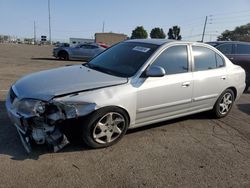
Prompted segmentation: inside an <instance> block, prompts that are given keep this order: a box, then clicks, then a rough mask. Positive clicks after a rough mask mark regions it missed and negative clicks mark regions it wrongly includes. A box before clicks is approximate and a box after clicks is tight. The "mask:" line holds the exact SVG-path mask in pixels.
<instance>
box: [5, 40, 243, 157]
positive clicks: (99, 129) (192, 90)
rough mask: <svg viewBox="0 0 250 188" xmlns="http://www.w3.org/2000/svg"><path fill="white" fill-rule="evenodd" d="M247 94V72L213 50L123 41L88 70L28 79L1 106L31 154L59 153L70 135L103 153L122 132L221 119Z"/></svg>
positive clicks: (77, 68)
mask: <svg viewBox="0 0 250 188" xmlns="http://www.w3.org/2000/svg"><path fill="white" fill-rule="evenodd" d="M244 88H245V71H244V70H243V69H242V68H241V67H239V66H236V65H234V64H232V63H231V62H230V60H228V58H226V57H225V56H224V55H223V54H222V53H221V52H219V51H218V50H217V49H215V48H213V47H212V46H209V45H206V44H203V43H196V42H182V41H168V40H153V39H152V40H149V39H148V40H128V41H125V42H122V43H119V44H117V45H115V46H113V47H111V48H110V49H108V50H106V51H105V52H103V53H102V54H100V55H99V56H97V57H95V58H94V59H93V60H92V61H90V62H89V63H87V64H84V65H75V66H69V67H61V68H57V69H52V70H48V71H42V72H38V73H34V74H31V75H27V76H25V77H24V78H22V79H20V80H18V81H17V82H16V83H15V84H14V85H13V86H12V87H11V88H10V92H9V94H8V97H7V100H6V107H7V111H8V113H9V116H10V119H11V120H12V121H13V123H14V125H15V126H16V128H17V131H18V133H19V135H20V138H21V140H22V143H23V145H24V146H25V148H26V150H27V151H28V152H30V151H31V144H30V141H31V140H33V141H35V142H36V143H37V144H44V143H47V144H49V145H51V146H53V148H54V151H58V150H59V149H61V148H62V147H63V146H65V145H66V144H67V143H68V142H69V141H70V134H68V132H70V130H73V129H76V130H77V131H76V132H77V133H78V134H77V135H78V136H79V138H80V139H81V140H82V141H84V142H85V143H86V144H88V145H89V146H90V147H93V148H102V147H107V146H110V145H112V144H114V143H116V142H118V141H119V140H120V139H121V138H122V136H123V135H124V134H125V133H126V131H127V129H132V128H135V127H140V126H145V125H148V124H152V123H156V122H160V121H165V120H169V119H173V118H178V117H182V116H186V115H190V114H195V113H198V112H203V111H211V113H213V114H214V115H215V116H216V117H218V118H222V117H225V116H226V115H227V114H228V113H229V112H230V110H231V108H232V105H233V103H234V102H235V100H237V99H238V98H239V97H240V96H241V94H242V92H243V90H244ZM63 127H66V129H64V128H63ZM65 130H66V131H65ZM67 130H69V131H67Z"/></svg>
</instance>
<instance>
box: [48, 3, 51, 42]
mask: <svg viewBox="0 0 250 188" xmlns="http://www.w3.org/2000/svg"><path fill="white" fill-rule="evenodd" d="M48 10H49V43H50V44H51V24H50V19H51V17H50V0H48Z"/></svg>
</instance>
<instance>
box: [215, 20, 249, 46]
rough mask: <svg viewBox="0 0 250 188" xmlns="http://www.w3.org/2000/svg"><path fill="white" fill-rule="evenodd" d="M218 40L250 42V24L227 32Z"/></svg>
mask: <svg viewBox="0 0 250 188" xmlns="http://www.w3.org/2000/svg"><path fill="white" fill-rule="evenodd" d="M217 40H218V41H223V40H226V41H246V42H250V23H248V24H246V25H242V26H239V27H236V28H235V29H234V30H232V31H229V30H225V31H224V32H222V33H221V35H220V36H219V37H218V39H217Z"/></svg>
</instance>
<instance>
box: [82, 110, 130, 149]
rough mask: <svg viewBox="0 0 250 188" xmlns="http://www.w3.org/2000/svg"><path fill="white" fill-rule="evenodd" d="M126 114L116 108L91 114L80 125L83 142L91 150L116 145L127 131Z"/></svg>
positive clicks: (127, 120)
mask: <svg viewBox="0 0 250 188" xmlns="http://www.w3.org/2000/svg"><path fill="white" fill-rule="evenodd" d="M128 124H129V119H128V116H127V114H126V113H125V112H124V111H123V110H122V109H120V108H118V107H106V108H102V109H100V110H97V111H95V112H94V113H92V114H91V115H90V116H89V117H88V119H87V120H86V121H85V122H84V123H83V125H82V138H83V141H84V142H85V143H86V144H87V145H88V146H90V147H91V148H104V147H108V146H111V145H113V144H115V143H117V142H118V141H119V140H120V139H121V138H122V137H123V136H124V134H125V133H126V131H127V129H128Z"/></svg>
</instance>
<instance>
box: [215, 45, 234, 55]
mask: <svg viewBox="0 0 250 188" xmlns="http://www.w3.org/2000/svg"><path fill="white" fill-rule="evenodd" d="M216 48H217V49H218V50H220V51H221V52H222V53H223V54H232V53H233V44H221V45H219V46H218V47H216Z"/></svg>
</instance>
